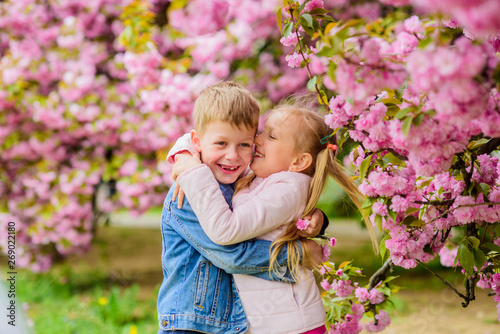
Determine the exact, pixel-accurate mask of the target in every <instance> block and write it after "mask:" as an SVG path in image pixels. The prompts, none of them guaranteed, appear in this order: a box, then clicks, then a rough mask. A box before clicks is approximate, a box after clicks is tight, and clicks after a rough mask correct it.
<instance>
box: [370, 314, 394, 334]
mask: <svg viewBox="0 0 500 334" xmlns="http://www.w3.org/2000/svg"><path fill="white" fill-rule="evenodd" d="M375 319H377V324H376V325H375V322H370V323H368V324H366V326H365V329H366V330H367V331H368V332H381V331H383V330H384V329H385V328H386V327H387V326H389V325H390V324H391V317H390V316H389V313H387V312H386V311H383V310H380V311H379V312H378V314H376V315H375Z"/></svg>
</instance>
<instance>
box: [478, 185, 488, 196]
mask: <svg viewBox="0 0 500 334" xmlns="http://www.w3.org/2000/svg"><path fill="white" fill-rule="evenodd" d="M477 189H478V190H479V192H480V193H483V194H484V195H487V194H489V193H490V189H491V188H490V186H489V185H488V184H486V183H479V184H478V185H477Z"/></svg>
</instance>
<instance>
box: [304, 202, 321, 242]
mask: <svg viewBox="0 0 500 334" xmlns="http://www.w3.org/2000/svg"><path fill="white" fill-rule="evenodd" d="M304 219H307V220H309V225H308V226H307V227H306V229H305V230H302V231H299V235H300V236H301V237H303V238H314V237H315V236H317V235H318V234H319V232H320V231H321V228H322V227H323V213H322V212H321V210H319V209H314V211H313V213H312V214H310V215H308V216H306V217H304Z"/></svg>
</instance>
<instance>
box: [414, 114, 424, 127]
mask: <svg viewBox="0 0 500 334" xmlns="http://www.w3.org/2000/svg"><path fill="white" fill-rule="evenodd" d="M424 117H425V115H424V114H418V115H417V116H416V117H415V118H414V119H413V121H412V123H413V124H415V125H416V126H419V125H420V123H422V121H423V120H424Z"/></svg>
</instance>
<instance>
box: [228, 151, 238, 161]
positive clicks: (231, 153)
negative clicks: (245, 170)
mask: <svg viewBox="0 0 500 334" xmlns="http://www.w3.org/2000/svg"><path fill="white" fill-rule="evenodd" d="M237 158H238V152H236V150H235V149H229V150H228V151H227V152H226V159H229V160H236V159H237Z"/></svg>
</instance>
